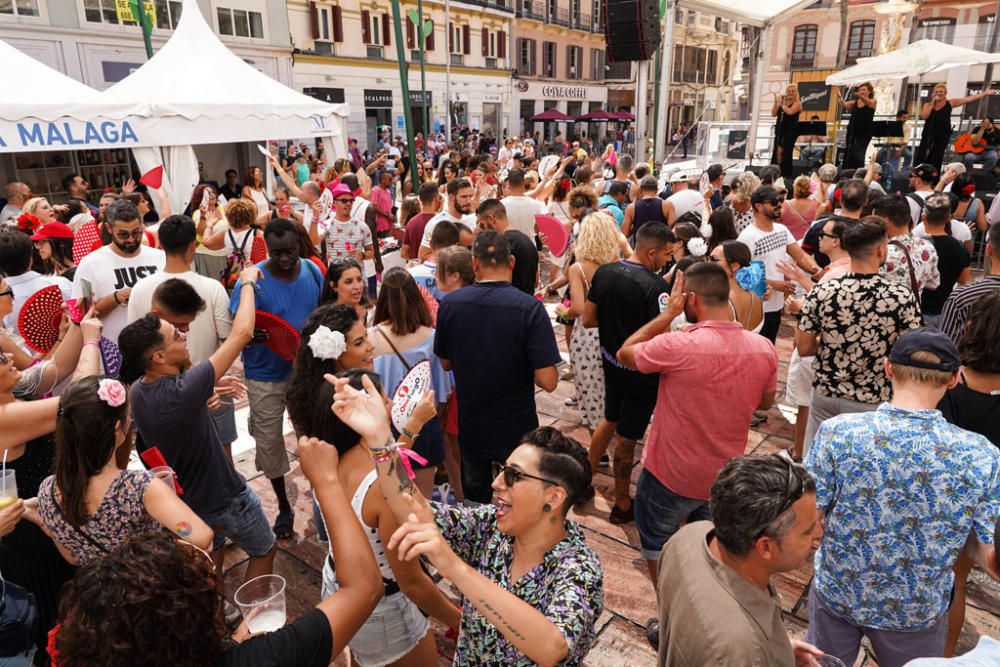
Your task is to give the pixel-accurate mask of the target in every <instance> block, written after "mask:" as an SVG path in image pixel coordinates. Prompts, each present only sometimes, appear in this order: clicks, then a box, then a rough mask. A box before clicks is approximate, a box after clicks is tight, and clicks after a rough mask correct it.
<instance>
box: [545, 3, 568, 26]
mask: <svg viewBox="0 0 1000 667" xmlns="http://www.w3.org/2000/svg"><path fill="white" fill-rule="evenodd" d="M549 23H552V24H554V25H561V26H564V27H567V28H568V27H569V10H568V9H566V8H565V7H556V11H555V12H554V13H550V14H549Z"/></svg>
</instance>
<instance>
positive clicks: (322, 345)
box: [309, 324, 347, 359]
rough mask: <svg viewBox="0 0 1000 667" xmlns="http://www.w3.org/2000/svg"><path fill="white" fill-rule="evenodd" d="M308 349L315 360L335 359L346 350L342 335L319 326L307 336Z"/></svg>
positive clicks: (345, 342) (345, 341)
mask: <svg viewBox="0 0 1000 667" xmlns="http://www.w3.org/2000/svg"><path fill="white" fill-rule="evenodd" d="M309 349H310V350H311V351H312V355H313V356H314V357H316V358H317V359H336V358H337V357H339V356H340V355H342V354H343V353H344V351H345V350H346V349H347V339H345V338H344V334H342V333H340V332H339V331H334V330H332V329H331V328H330V327H328V326H326V325H325V324H321V325H320V326H319V327H317V328H316V331H314V332H313V333H312V335H311V336H309Z"/></svg>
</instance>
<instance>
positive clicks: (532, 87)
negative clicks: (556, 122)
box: [517, 79, 608, 104]
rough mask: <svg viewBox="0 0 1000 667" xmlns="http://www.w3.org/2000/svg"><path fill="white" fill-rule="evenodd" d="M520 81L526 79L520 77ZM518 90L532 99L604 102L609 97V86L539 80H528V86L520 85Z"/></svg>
mask: <svg viewBox="0 0 1000 667" xmlns="http://www.w3.org/2000/svg"><path fill="white" fill-rule="evenodd" d="M518 81H519V82H521V81H524V79H518ZM517 89H518V91H519V92H521V93H523V94H524V96H525V97H529V98H532V99H544V100H550V101H553V102H557V101H564V100H565V101H570V102H576V101H580V102H583V101H588V102H600V103H601V104H604V102H605V101H606V100H607V99H608V90H607V88H597V87H591V86H567V85H560V84H550V83H539V82H535V81H532V82H528V84H527V87H525V86H518V87H517Z"/></svg>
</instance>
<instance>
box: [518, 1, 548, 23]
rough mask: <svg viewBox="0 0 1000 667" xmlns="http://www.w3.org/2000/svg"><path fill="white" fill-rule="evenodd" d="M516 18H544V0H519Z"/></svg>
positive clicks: (536, 19)
mask: <svg viewBox="0 0 1000 667" xmlns="http://www.w3.org/2000/svg"><path fill="white" fill-rule="evenodd" d="M518 7H519V9H518V10H517V16H518V18H525V19H533V20H535V21H544V20H545V0H519V2H518Z"/></svg>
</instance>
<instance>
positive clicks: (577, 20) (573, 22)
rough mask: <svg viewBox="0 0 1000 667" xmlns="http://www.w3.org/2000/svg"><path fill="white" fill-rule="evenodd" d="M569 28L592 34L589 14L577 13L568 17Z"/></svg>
mask: <svg viewBox="0 0 1000 667" xmlns="http://www.w3.org/2000/svg"><path fill="white" fill-rule="evenodd" d="M570 26H571V27H573V28H575V29H577V30H586V31H587V32H593V29H594V20H593V18H591V16H590V14H579V13H577V14H574V15H573V16H571V17H570Z"/></svg>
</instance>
